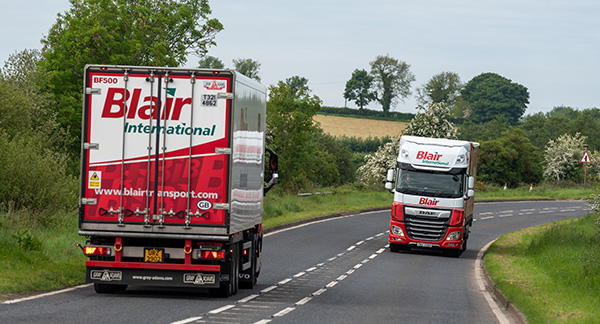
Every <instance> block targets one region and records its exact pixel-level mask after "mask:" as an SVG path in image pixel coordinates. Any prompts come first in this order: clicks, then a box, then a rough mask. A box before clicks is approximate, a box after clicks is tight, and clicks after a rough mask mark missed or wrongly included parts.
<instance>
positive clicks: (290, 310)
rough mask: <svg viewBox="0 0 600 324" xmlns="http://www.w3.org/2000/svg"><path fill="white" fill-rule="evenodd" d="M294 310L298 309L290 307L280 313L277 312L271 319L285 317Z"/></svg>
mask: <svg viewBox="0 0 600 324" xmlns="http://www.w3.org/2000/svg"><path fill="white" fill-rule="evenodd" d="M294 309H296V307H288V308H286V309H283V310H281V311H280V312H277V313H275V314H273V315H271V317H281V316H285V315H287V314H289V313H291V312H292V311H293V310H294Z"/></svg>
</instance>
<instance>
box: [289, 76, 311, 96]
mask: <svg viewBox="0 0 600 324" xmlns="http://www.w3.org/2000/svg"><path fill="white" fill-rule="evenodd" d="M285 83H286V84H287V85H288V87H290V94H291V95H292V96H293V97H303V96H307V95H309V94H310V91H311V90H310V88H308V79H307V78H305V77H301V76H298V75H294V76H293V77H291V78H287V79H285Z"/></svg>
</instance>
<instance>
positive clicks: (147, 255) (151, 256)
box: [144, 248, 165, 263]
mask: <svg viewBox="0 0 600 324" xmlns="http://www.w3.org/2000/svg"><path fill="white" fill-rule="evenodd" d="M164 255H165V250H164V249H151V248H144V262H151V263H161V262H164Z"/></svg>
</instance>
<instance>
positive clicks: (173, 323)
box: [171, 316, 202, 324]
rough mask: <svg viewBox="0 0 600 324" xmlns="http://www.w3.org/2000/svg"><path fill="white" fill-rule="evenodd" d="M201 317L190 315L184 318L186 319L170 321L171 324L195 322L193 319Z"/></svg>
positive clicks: (200, 317)
mask: <svg viewBox="0 0 600 324" xmlns="http://www.w3.org/2000/svg"><path fill="white" fill-rule="evenodd" d="M201 319H202V316H198V317H190V318H186V319H184V320H181V321H177V322H172V323H171V324H187V323H191V322H195V321H197V320H201Z"/></svg>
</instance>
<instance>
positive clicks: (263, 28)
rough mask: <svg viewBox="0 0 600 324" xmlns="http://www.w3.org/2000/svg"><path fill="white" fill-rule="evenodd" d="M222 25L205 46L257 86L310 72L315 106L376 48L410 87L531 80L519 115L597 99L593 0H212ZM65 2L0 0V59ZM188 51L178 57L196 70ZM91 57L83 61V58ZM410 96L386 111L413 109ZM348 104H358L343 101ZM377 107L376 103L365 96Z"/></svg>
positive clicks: (598, 56) (599, 70)
mask: <svg viewBox="0 0 600 324" xmlns="http://www.w3.org/2000/svg"><path fill="white" fill-rule="evenodd" d="M210 5H211V8H212V9H213V16H214V17H216V18H218V19H219V20H220V21H221V22H222V23H223V25H224V27H225V30H223V31H222V32H221V33H219V34H218V35H217V37H216V42H217V46H216V47H213V48H211V49H210V50H209V55H212V56H215V57H218V58H220V59H221V60H222V61H223V62H224V63H225V65H226V66H227V67H233V63H232V59H236V58H251V59H253V60H257V61H259V62H260V63H261V68H260V73H259V75H260V77H261V78H262V83H263V84H265V85H267V86H268V85H272V84H276V83H277V82H278V81H280V80H285V79H286V78H289V77H291V76H294V75H298V76H302V77H305V78H307V79H308V80H309V87H310V88H311V89H312V94H314V95H317V96H319V97H320V98H321V99H322V100H323V105H325V106H337V107H343V106H344V98H343V96H342V94H343V91H344V87H345V84H346V81H348V79H349V78H350V76H351V75H352V72H353V71H354V70H355V69H365V70H367V71H368V70H369V62H371V61H373V60H374V59H375V58H376V57H377V56H378V55H386V54H389V55H390V56H392V57H394V58H396V59H399V60H401V61H404V62H406V63H408V64H409V65H410V66H411V67H410V69H411V71H412V72H413V73H414V74H415V76H416V82H414V83H413V84H412V89H413V94H414V93H415V89H416V87H418V86H421V85H423V84H425V83H426V82H427V81H428V80H429V79H431V77H432V76H433V75H435V74H438V73H441V72H444V71H450V72H456V73H458V75H459V76H460V78H461V80H462V81H463V82H465V83H466V82H468V81H469V80H471V79H472V78H473V77H475V76H477V75H479V74H481V73H484V72H494V73H498V74H500V75H501V76H503V77H506V78H508V79H510V80H512V81H513V82H516V83H519V84H522V85H524V86H525V87H527V88H528V89H529V94H530V100H529V101H530V104H529V105H528V109H527V111H526V113H527V114H529V113H535V112H539V111H542V112H546V111H549V110H551V109H552V108H553V107H555V106H560V105H565V106H570V107H574V108H578V109H585V108H591V107H597V108H600V81H599V78H600V19H599V17H600V1H596V0H495V1H488V0H472V1H467V0H454V1H447V0H423V1H404V0H370V1H365V0H361V1H357V0H303V1H300V0H285V1H282V0H254V1H249V0H219V1H210ZM69 6H70V4H69V1H68V0H44V1H34V0H20V1H10V2H9V1H3V2H2V4H0V12H2V13H3V17H2V20H0V27H1V30H2V31H3V33H2V36H0V37H1V40H2V41H1V42H0V59H1V60H2V62H4V61H6V59H7V58H8V56H9V55H10V54H13V53H15V51H21V50H23V49H26V48H27V49H32V48H41V44H40V39H41V38H42V37H43V35H46V34H47V32H48V30H49V28H50V27H51V25H52V24H53V23H54V22H55V21H56V16H57V14H58V13H59V12H65V11H66V10H68V9H69ZM197 62H198V58H196V57H193V56H192V57H190V60H189V62H188V64H187V66H191V67H195V66H196V65H197ZM90 63H93V62H90ZM415 106H416V104H415V100H414V96H411V97H409V98H408V99H406V100H405V101H404V103H402V102H401V103H399V104H398V105H397V106H396V107H395V108H393V110H395V111H401V112H410V113H416V112H417V111H416V109H415ZM348 107H356V106H355V105H354V103H353V102H350V103H348ZM370 107H371V108H373V109H380V106H379V105H371V106H370Z"/></svg>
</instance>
